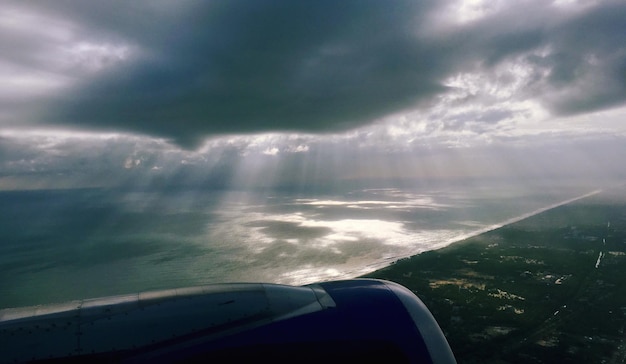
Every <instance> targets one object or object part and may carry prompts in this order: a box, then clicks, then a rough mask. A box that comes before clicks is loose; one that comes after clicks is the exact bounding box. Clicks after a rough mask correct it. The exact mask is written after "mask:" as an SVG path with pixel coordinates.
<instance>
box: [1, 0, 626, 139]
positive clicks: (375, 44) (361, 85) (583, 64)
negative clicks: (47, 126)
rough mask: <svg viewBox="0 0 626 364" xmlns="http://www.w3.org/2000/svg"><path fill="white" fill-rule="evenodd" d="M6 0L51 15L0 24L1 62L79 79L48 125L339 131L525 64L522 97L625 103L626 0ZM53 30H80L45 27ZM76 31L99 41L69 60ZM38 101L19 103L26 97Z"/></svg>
mask: <svg viewBox="0 0 626 364" xmlns="http://www.w3.org/2000/svg"><path fill="white" fill-rule="evenodd" d="M7 4H10V5H12V6H14V7H17V8H19V9H21V10H22V11H23V12H24V11H26V12H27V11H31V12H32V13H33V14H38V17H34V18H33V19H34V20H37V21H38V22H39V23H40V26H41V29H39V28H33V29H39V33H37V32H35V33H30V32H28V31H22V32H20V33H19V34H20V36H19V37H18V38H15V37H13V38H12V37H11V36H12V35H13V34H11V33H5V34H4V35H2V36H0V44H2V45H3V48H4V49H11V51H10V52H6V53H5V54H3V55H2V59H3V60H5V61H7V62H9V63H12V64H19V65H20V67H26V68H31V69H33V70H37V71H39V72H48V73H53V74H55V73H58V74H60V75H61V76H63V77H65V78H67V79H71V80H73V81H72V82H71V85H72V86H71V87H66V88H62V89H60V92H58V93H56V94H55V95H54V97H50V98H48V101H47V102H45V103H38V105H39V104H40V105H44V108H43V110H44V112H42V113H41V115H40V116H39V118H38V121H39V122H40V123H53V124H56V125H59V124H61V125H69V126H72V127H78V128H83V129H94V130H122V131H131V132H138V133H142V134H149V135H154V136H163V137H166V138H170V139H173V140H174V141H176V142H177V143H178V144H180V145H183V146H186V147H192V146H195V145H198V143H199V142H200V141H202V140H203V139H204V138H205V137H206V136H207V135H212V134H213V135H215V134H229V133H257V132H265V131H306V132H332V131H337V130H346V129H349V128H354V127H358V126H361V125H365V124H366V123H369V122H371V121H372V120H375V119H377V118H380V117H384V116H386V115H389V114H392V113H395V112H398V111H402V110H405V109H415V108H417V107H420V108H423V109H424V110H426V111H427V108H428V105H429V102H432V101H433V100H434V98H433V96H436V95H442V94H445V93H446V92H449V91H450V90H451V89H450V88H448V87H445V86H444V84H445V81H446V79H448V78H450V77H453V76H455V75H458V74H462V73H468V72H469V73H478V74H481V75H483V76H484V77H485V78H486V79H488V80H492V79H495V78H499V79H498V84H499V85H503V86H506V85H507V84H513V83H515V82H518V80H517V79H515V77H517V76H516V75H514V74H509V75H508V76H502V75H497V74H496V72H495V70H496V69H498V68H502V67H504V68H505V69H506V67H508V66H507V65H509V64H511V65H512V64H514V63H515V62H518V63H519V62H522V61H523V62H524V65H525V66H526V67H529V68H530V69H529V70H527V72H528V73H530V74H531V76H532V77H528V78H527V79H526V80H525V81H524V82H525V84H524V85H523V87H520V88H519V90H517V91H516V92H515V93H514V94H513V95H511V96H509V99H511V100H513V101H520V100H525V99H533V100H536V101H538V102H540V103H542V104H543V105H544V106H545V107H546V108H548V109H549V110H551V111H552V112H553V113H554V114H561V115H570V114H577V113H584V112H588V111H594V110H599V109H603V108H608V107H614V106H617V105H621V104H624V102H625V101H626V46H625V45H624V42H623V34H624V33H625V32H624V31H625V30H626V26H625V24H626V3H624V2H622V1H605V2H602V3H599V4H594V5H589V6H586V7H581V6H580V5H577V4H574V5H571V4H565V5H557V4H554V3H550V2H546V1H524V2H516V3H507V4H505V5H502V8H501V9H498V10H497V11H495V12H494V13H489V14H486V15H484V16H482V17H479V18H478V19H476V20H474V21H472V22H469V23H457V22H455V20H454V19H453V18H454V17H455V14H453V13H454V11H451V10H455V9H457V8H460V2H459V3H456V2H454V1H419V2H417V1H406V2H405V1H307V2H296V1H253V2H252V1H227V2H199V1H191V0H190V1H184V2H177V3H175V4H174V3H172V2H167V1H158V2H154V1H146V2H139V1H137V2H132V3H127V2H115V3H114V4H113V5H112V4H111V3H108V2H107V3H104V2H84V1H65V2H62V3H54V4H53V3H50V2H39V3H23V2H17V3H11V2H9V3H7ZM457 10H458V9H457ZM55 27H56V28H55ZM46 28H50V29H63V30H65V31H66V33H67V34H65V33H62V32H61V33H62V34H61V33H59V32H57V33H59V34H56V33H54V32H50V34H46V35H45V36H43V35H42V34H43V33H46V32H45V29H46ZM40 33H41V34H40ZM55 34H56V35H55ZM51 39H53V40H54V41H51ZM59 39H63V41H60V40H59ZM68 39H69V40H68ZM63 42H66V43H67V44H78V45H81V44H82V45H85V44H87V45H89V46H90V47H92V48H89V47H87V51H85V52H86V53H85V54H83V53H81V52H80V50H79V51H76V52H74V53H71V52H70V53H71V54H72V57H73V58H72V57H70V58H72V59H70V60H66V59H64V57H63V55H64V54H65V53H63V52H65V51H63V52H62V51H60V50H59V49H65V48H64V47H62V45H66V43H63ZM98 47H100V48H98ZM116 47H117V48H116ZM66 48H67V47H66ZM79 48H80V47H79ZM55 52H57V53H55ZM59 52H60V53H59ZM68 52H69V51H68ZM116 52H117V53H116ZM124 52H126V53H124ZM50 54H56V58H55V59H52V58H54V57H49V58H51V59H48V60H47V59H46V56H47V55H50ZM94 69H97V70H98V72H92V71H93V70H94ZM507 77H508V78H507ZM65 78H64V79H65ZM59 82H60V81H59ZM25 97H26V96H24V97H17V100H15V101H12V104H11V105H17V106H14V108H15V109H21V108H23V106H19V103H20V102H21V101H23V100H24V98H25ZM9 99H10V98H8V97H4V96H3V97H2V100H0V102H6V101H7V100H9ZM11 100H12V99H11ZM33 100H34V98H33ZM37 100H39V99H37ZM474 101H475V99H472V98H468V99H467V100H466V102H468V103H471V102H474ZM13 111H14V110H13V108H12V109H10V110H9V111H5V113H12V112H13ZM462 112H463V111H458V112H455V113H457V114H458V113H462ZM16 115H19V114H18V113H16ZM506 115H507V111H506V110H502V111H501V116H502V117H504V118H506ZM495 119H499V117H497V116H496V115H491V116H489V115H487V116H485V117H482V118H480V117H477V118H475V119H474V120H472V121H478V122H481V121H482V122H487V123H491V122H495V121H497V120H495ZM7 120H11V119H10V118H5V120H4V121H3V123H4V125H10V122H9V121H7ZM461 122H462V121H461ZM13 124H15V123H13ZM11 125H12V124H11Z"/></svg>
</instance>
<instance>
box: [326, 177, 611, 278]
mask: <svg viewBox="0 0 626 364" xmlns="http://www.w3.org/2000/svg"><path fill="white" fill-rule="evenodd" d="M602 191H603V190H602V189H597V190H593V191H591V192H588V193H586V194H584V195H581V196H577V197H573V198H570V199H567V200H565V201H561V202H556V203H554V204H551V205H548V206H545V207H542V208H539V209H536V210H534V211H531V212H528V213H525V214H522V215H519V216H516V217H512V218H510V219H507V220H504V221H502V222H499V223H496V224H492V225H489V226H486V227H483V228H481V229H478V230H475V231H472V232H469V233H466V234H461V235H458V236H456V237H454V238H451V239H448V240H446V241H444V242H441V243H438V244H434V245H432V248H431V249H426V250H423V251H421V252H418V253H414V254H410V255H398V256H393V257H389V258H385V259H384V260H383V261H381V262H379V263H373V264H368V265H367V266H366V267H367V268H368V269H367V270H365V269H363V270H362V271H359V272H358V273H356V274H355V275H353V274H348V275H347V276H346V277H344V278H342V279H351V278H358V277H362V276H364V275H369V274H372V273H374V272H376V271H378V270H380V269H384V268H387V267H389V266H391V265H393V264H394V263H396V262H397V261H399V260H402V259H407V258H411V257H414V256H417V255H419V254H422V253H425V252H429V251H435V250H439V249H443V248H445V247H448V246H450V245H452V244H456V243H460V242H463V241H465V240H467V239H470V238H473V237H476V236H479V235H482V234H485V233H488V232H490V231H494V230H497V229H500V228H502V227H504V226H507V225H510V224H514V223H516V222H519V221H522V220H524V219H528V218H530V217H532V216H535V215H539V214H541V213H543V212H546V211H549V210H552V209H555V208H557V207H560V206H564V205H568V204H570V203H572V202H576V201H578V200H582V199H584V198H587V197H591V196H594V195H597V194H599V193H601V192H602ZM369 268H371V269H369ZM334 279H336V278H334Z"/></svg>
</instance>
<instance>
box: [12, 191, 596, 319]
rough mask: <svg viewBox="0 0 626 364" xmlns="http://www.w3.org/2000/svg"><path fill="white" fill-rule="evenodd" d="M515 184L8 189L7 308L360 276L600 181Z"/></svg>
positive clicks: (556, 201) (565, 197)
mask: <svg viewBox="0 0 626 364" xmlns="http://www.w3.org/2000/svg"><path fill="white" fill-rule="evenodd" d="M589 192H590V189H588V188H582V187H581V188H577V187H571V188H563V187H562V186H559V187H558V188H546V187H545V186H542V187H536V188H520V187H519V186H518V187H515V186H513V185H509V184H507V183H499V184H494V183H491V184H484V183H472V184H462V183H459V184H457V185H446V186H443V187H433V186H432V185H431V186H422V187H406V186H403V187H394V186H391V187H390V186H388V185H385V186H382V187H381V186H367V187H358V186H348V187H342V188H341V189H337V188H336V187H334V188H333V190H331V189H323V188H322V189H319V188H318V189H316V190H314V191H303V190H297V189H264V190H258V191H249V190H248V191H241V190H237V191H234V190H226V189H200V188H194V189H180V188H179V189H171V190H168V191H149V190H148V191H137V190H124V189H75V190H46V191H40V190H37V191H3V192H0V308H6V307H18V306H30V305H37V304H45V303H52V302H63V301H69V300H73V299H82V298H90V297H101V296H108V295H117V294H126V293H132V292H140V291H146V290H155V289H166V288H174V287H184V286H194V285H203V284H211V283H221V282H272V283H284V284H295V285H300V284H307V283H312V282H316V281H322V280H330V279H342V278H351V277H356V276H359V275H362V274H365V273H368V272H371V271H373V270H375V269H378V268H381V267H383V266H386V265H388V264H391V263H392V262H394V261H395V260H398V259H400V258H403V257H407V256H411V255H415V254H418V253H421V252H424V251H428V250H433V249H437V248H440V247H443V246H446V245H448V244H451V243H454V242H456V241H459V240H461V239H463V238H465V237H468V236H471V235H474V234H478V233H480V232H483V231H487V230H490V229H493V228H495V227H498V226H500V225H502V224H505V223H507V222H510V221H513V220H515V219H517V218H522V217H524V216H529V215H532V214H534V213H536V212H538V211H540V210H541V209H545V208H549V207H552V206H554V205H555V204H559V203H563V202H564V201H567V200H569V199H572V198H576V197H579V196H582V195H584V194H586V193H589Z"/></svg>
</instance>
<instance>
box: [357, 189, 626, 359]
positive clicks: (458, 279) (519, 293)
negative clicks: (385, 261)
mask: <svg viewBox="0 0 626 364" xmlns="http://www.w3.org/2000/svg"><path fill="white" fill-rule="evenodd" d="M624 196H625V195H624V194H611V193H606V192H605V193H602V194H599V195H596V196H593V197H590V198H587V199H584V200H581V201H578V202H576V203H572V204H569V205H566V206H561V207H558V208H555V209H552V210H550V211H547V212H544V213H541V214H539V215H535V216H533V217H530V218H528V219H525V220H523V221H520V222H517V223H514V224H511V225H508V226H505V227H502V228H500V229H497V230H494V231H491V232H488V233H485V234H482V235H480V236H477V237H474V238H470V239H467V240H465V241H463V242H459V243H457V244H453V245H451V246H448V247H446V248H444V249H440V250H437V251H431V252H426V253H423V254H420V255H417V256H414V257H411V258H408V259H403V260H400V261H398V262H396V263H395V264H393V265H391V266H390V267H387V268H385V269H382V270H380V271H377V272H374V273H372V274H369V275H368V277H373V278H381V279H388V280H391V281H395V282H398V283H400V284H403V285H405V286H407V287H408V288H410V289H411V290H412V291H413V292H415V293H416V294H417V295H418V296H419V297H420V298H421V299H422V300H423V301H424V303H425V304H426V305H427V306H428V307H429V308H430V309H431V311H432V313H433V315H434V316H435V318H436V319H437V321H438V322H439V324H440V325H441V327H442V329H443V330H444V333H445V334H446V337H447V338H448V341H449V342H450V345H451V347H452V350H453V351H454V353H455V355H456V357H457V360H458V361H459V362H460V363H473V362H477V363H479V362H480V363H485V362H512V363H521V362H524V363H545V362H585V363H588V362H594V363H600V362H606V363H613V362H623V361H625V360H626V340H625V337H624V328H625V326H626V274H624V273H625V272H626V200H625V199H624ZM599 257H600V258H599ZM598 261H599V263H598ZM596 265H597V267H596Z"/></svg>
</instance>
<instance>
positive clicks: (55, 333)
mask: <svg viewBox="0 0 626 364" xmlns="http://www.w3.org/2000/svg"><path fill="white" fill-rule="evenodd" d="M0 354H1V355H0V363H16V362H18V363H20V362H41V363H55V362H64V363H65V362H89V363H98V362H99V363H111V362H113V363H118V362H121V363H143V362H163V363H170V362H183V363H195V362H208V361H213V362H243V361H246V362H247V361H252V360H263V361H266V360H268V361H273V362H280V363H282V362H289V363H291V362H300V363H301V362H305V363H308V362H320V361H322V362H346V361H356V360H367V361H368V362H372V361H384V362H406V363H454V362H455V359H454V356H453V354H452V351H451V350H450V347H449V345H448V343H447V341H446V339H445V337H444V335H443V333H442V331H441V329H440V328H439V326H438V325H437V323H436V321H435V319H434V318H433V317H432V315H431V314H430V312H429V311H428V309H427V308H426V306H424V304H423V303H422V302H421V301H420V300H419V298H417V297H416V296H415V295H414V294H413V293H412V292H411V291H409V290H408V289H406V288H405V287H403V286H400V285H398V284H395V283H392V282H388V281H381V280H372V279H356V280H345V281H334V282H324V283H318V284H313V285H307V286H302V287H294V286H285V285H276V284H263V283H251V284H248V283H238V284H217V285H208V286H201V287H191V288H181V289H173V290H165V291H156V292H144V293H138V294H132V295H123V296H115V297H107V298H99V299H87V300H79V301H73V302H69V303H64V304H53V305H44V306H35V307H27V308H16V309H4V310H0Z"/></svg>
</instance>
